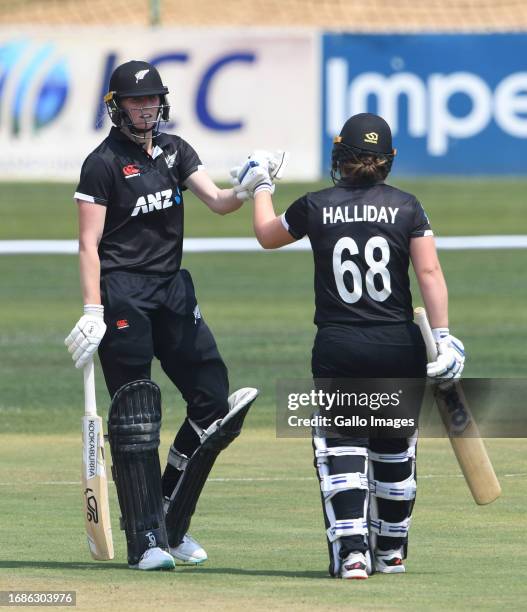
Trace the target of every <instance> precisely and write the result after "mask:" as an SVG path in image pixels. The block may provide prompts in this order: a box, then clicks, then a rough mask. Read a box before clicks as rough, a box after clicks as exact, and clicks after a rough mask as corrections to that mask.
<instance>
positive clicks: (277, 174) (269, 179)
mask: <svg viewBox="0 0 527 612" xmlns="http://www.w3.org/2000/svg"><path fill="white" fill-rule="evenodd" d="M288 161H289V153H287V152H286V151H277V152H276V153H271V152H270V151H265V150H261V149H257V150H255V151H253V152H252V153H251V154H250V155H249V157H248V158H247V161H246V162H245V163H244V164H242V165H241V166H235V167H234V168H231V171H230V175H231V183H232V185H233V188H234V191H235V193H236V197H237V198H238V199H239V200H247V199H248V198H254V194H255V193H256V192H257V191H260V190H265V191H269V192H270V193H271V194H273V193H274V190H275V186H274V181H275V180H277V181H278V180H280V179H281V178H282V177H283V175H284V172H285V169H286V167H287V163H288ZM256 168H259V169H256ZM263 169H265V170H266V171H267V175H268V176H266V175H265V174H264V173H263V172H262V170H263Z"/></svg>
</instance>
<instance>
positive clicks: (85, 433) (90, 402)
mask: <svg viewBox="0 0 527 612" xmlns="http://www.w3.org/2000/svg"><path fill="white" fill-rule="evenodd" d="M82 490H83V493H84V522H85V525H86V536H87V537H88V546H89V547H90V553H91V556H92V557H93V558H94V559H97V560H98V561H108V560H109V559H113V556H114V555H113V539H112V525H111V523H110V507H109V504H108V480H107V479H106V464H105V461H104V434H103V429H102V419H101V417H100V416H97V404H96V401H95V374H94V367H93V360H90V362H89V363H88V364H87V365H86V366H85V367H84V417H83V419H82Z"/></svg>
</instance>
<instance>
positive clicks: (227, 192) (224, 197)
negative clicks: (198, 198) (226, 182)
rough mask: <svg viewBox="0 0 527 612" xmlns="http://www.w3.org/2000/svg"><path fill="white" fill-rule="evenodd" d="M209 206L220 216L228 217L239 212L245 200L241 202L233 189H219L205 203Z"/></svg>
mask: <svg viewBox="0 0 527 612" xmlns="http://www.w3.org/2000/svg"><path fill="white" fill-rule="evenodd" d="M205 203H206V204H207V206H208V207H209V208H210V209H211V210H213V211H214V212H215V213H217V214H219V215H227V214H229V213H231V212H234V211H235V210H238V209H239V208H240V207H241V206H242V205H243V200H239V199H238V198H237V197H236V194H235V192H234V190H233V189H219V188H218V190H217V192H216V193H215V194H214V195H211V196H210V197H209V198H208V201H206V202H205Z"/></svg>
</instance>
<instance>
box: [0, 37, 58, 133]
mask: <svg viewBox="0 0 527 612" xmlns="http://www.w3.org/2000/svg"><path fill="white" fill-rule="evenodd" d="M68 90H69V71H68V65H67V62H66V60H65V59H64V58H63V57H61V56H60V55H58V53H57V50H56V48H55V46H54V45H53V44H51V43H45V44H34V43H31V42H29V41H27V40H26V41H15V42H10V43H7V44H4V45H3V46H0V104H1V106H0V108H1V111H0V113H1V114H0V125H1V126H2V128H3V130H4V132H6V131H7V132H9V134H10V135H11V136H14V137H18V136H21V135H22V134H23V133H25V132H31V133H34V132H37V131H38V130H40V129H41V128H43V127H44V126H46V125H48V124H49V123H51V122H52V121H54V120H55V119H56V118H57V117H58V116H59V115H60V113H61V111H62V110H63V108H64V106H65V104H66V100H67V98H68Z"/></svg>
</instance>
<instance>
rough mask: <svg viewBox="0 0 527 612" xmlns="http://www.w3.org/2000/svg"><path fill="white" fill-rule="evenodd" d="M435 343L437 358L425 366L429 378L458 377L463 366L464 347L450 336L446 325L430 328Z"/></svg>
mask: <svg viewBox="0 0 527 612" xmlns="http://www.w3.org/2000/svg"><path fill="white" fill-rule="evenodd" d="M432 334H433V335H434V340H435V341H436V345H437V359H436V361H432V362H431V363H429V364H428V365H427V366H426V373H427V375H428V376H429V377H430V378H443V379H449V378H459V377H460V376H461V372H463V368H464V367H465V347H464V346H463V343H462V342H461V340H458V339H457V338H456V337H455V336H451V335H450V333H449V331H448V328H447V327H436V328H435V329H433V330H432Z"/></svg>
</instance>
